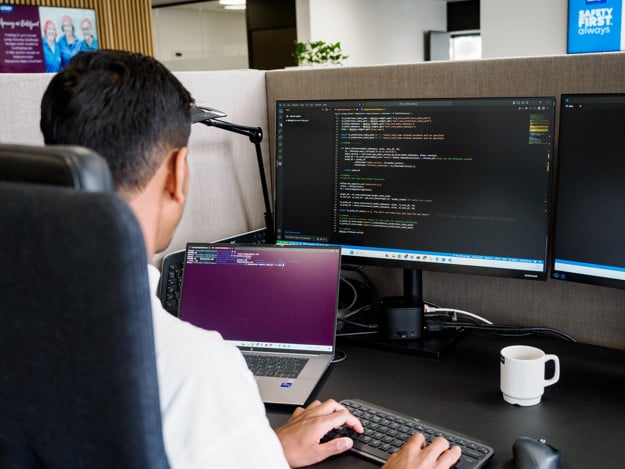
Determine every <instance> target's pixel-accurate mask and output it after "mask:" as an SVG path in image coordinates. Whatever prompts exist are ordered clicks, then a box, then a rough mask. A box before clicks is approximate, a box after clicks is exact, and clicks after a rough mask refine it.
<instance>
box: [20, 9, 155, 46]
mask: <svg viewBox="0 0 625 469" xmlns="http://www.w3.org/2000/svg"><path fill="white" fill-rule="evenodd" d="M11 3H13V4H15V5H32V6H49V7H69V8H91V9H94V10H95V11H96V22H97V29H98V30H97V36H98V41H99V45H100V48H102V49H121V50H128V51H132V52H141V53H143V54H146V55H154V42H153V38H152V5H151V2H150V0H14V1H13V2H11Z"/></svg>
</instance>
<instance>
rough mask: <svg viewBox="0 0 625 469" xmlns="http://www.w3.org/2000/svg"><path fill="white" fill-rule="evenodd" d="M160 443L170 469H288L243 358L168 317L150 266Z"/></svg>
mask: <svg viewBox="0 0 625 469" xmlns="http://www.w3.org/2000/svg"><path fill="white" fill-rule="evenodd" d="M148 274H149V277H150V289H151V293H152V295H151V298H152V316H153V322H154V338H155V346H156V365H157V370H158V384H159V395H160V402H161V415H162V421H163V437H164V441H165V450H166V452H167V455H168V458H169V463H170V465H171V467H172V468H173V469H176V468H180V469H193V468H198V469H199V468H201V469H207V468H212V467H219V468H242V469H243V468H245V469H248V468H251V467H253V468H271V469H277V468H285V469H287V468H288V467H289V465H288V463H287V462H286V459H285V457H284V453H283V451H282V446H281V445H280V441H279V440H278V437H277V436H276V434H275V432H274V431H273V429H272V428H271V426H270V425H269V421H268V420H267V416H266V414H265V407H264V405H263V403H262V401H261V398H260V395H259V393H258V387H257V386H256V381H255V379H254V377H253V375H252V373H251V372H250V371H249V369H248V368H247V365H246V363H245V359H244V358H243V356H242V355H241V352H240V351H239V350H238V349H237V348H236V347H235V346H233V345H231V344H228V343H226V342H225V341H224V340H223V338H222V337H221V335H220V334H219V333H217V332H214V331H206V330H203V329H200V328H198V327H195V326H193V325H191V324H189V323H186V322H184V321H181V320H180V319H178V318H176V317H174V316H172V315H171V314H169V313H168V312H167V311H166V310H165V309H164V308H163V307H162V305H161V302H160V301H159V299H158V295H157V291H158V281H159V278H160V272H159V270H158V269H157V268H156V267H154V266H153V265H148Z"/></svg>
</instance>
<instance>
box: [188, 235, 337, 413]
mask: <svg viewBox="0 0 625 469" xmlns="http://www.w3.org/2000/svg"><path fill="white" fill-rule="evenodd" d="M340 270H341V250H340V247H335V246H327V247H325V246H323V247H317V246H281V245H241V244H225V243H216V244H209V243H189V244H187V246H186V251H185V259H184V270H183V280H182V290H181V296H180V308H179V312H178V316H179V318H180V319H182V320H184V321H187V322H190V323H192V324H194V325H196V326H198V327H201V328H204V329H208V330H215V331H218V332H219V333H221V335H222V336H223V338H224V339H225V340H226V341H228V342H230V343H232V344H234V345H236V346H237V347H239V349H240V350H241V351H242V353H243V355H244V357H245V359H246V361H247V363H248V366H249V367H250V369H251V370H252V372H253V373H254V376H255V378H256V381H257V384H258V389H259V391H260V395H261V398H262V400H263V402H265V403H274V404H293V405H303V404H304V403H305V402H306V400H307V399H308V398H309V396H310V395H311V393H312V391H313V389H314V388H315V386H316V385H317V383H318V382H319V380H320V379H321V377H322V376H323V374H324V372H325V371H326V370H327V369H328V366H329V365H330V363H331V361H332V359H333V357H334V351H335V338H336V314H337V302H338V289H339V275H340ZM276 360H278V361H281V362H286V364H285V363H280V364H276V363H274V362H275V361H276ZM257 367H261V368H262V367H265V368H266V369H265V370H257V369H256V368H257Z"/></svg>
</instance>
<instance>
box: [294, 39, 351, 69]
mask: <svg viewBox="0 0 625 469" xmlns="http://www.w3.org/2000/svg"><path fill="white" fill-rule="evenodd" d="M293 57H295V60H297V64H298V65H313V64H328V63H330V64H336V65H338V64H341V63H342V62H343V60H345V59H346V58H348V57H349V56H348V55H345V54H343V51H342V50H341V43H340V42H335V43H334V44H330V43H327V42H325V41H308V42H298V41H295V52H293Z"/></svg>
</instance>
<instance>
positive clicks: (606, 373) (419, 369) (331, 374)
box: [267, 332, 625, 469]
mask: <svg viewBox="0 0 625 469" xmlns="http://www.w3.org/2000/svg"><path fill="white" fill-rule="evenodd" d="M511 344H527V345H534V346H537V347H540V348H542V349H543V350H544V351H545V352H546V353H555V354H557V355H558V356H559V357H560V367H561V371H560V373H561V374H560V381H559V382H558V383H556V384H554V385H553V386H549V387H547V388H545V394H544V395H543V399H542V401H541V403H540V404H538V405H536V406H533V407H518V406H513V405H510V404H507V403H506V402H504V400H503V399H502V397H501V393H500V391H499V350H500V349H501V348H502V347H504V346H506V345H511ZM337 348H338V350H341V351H344V352H346V353H347V358H346V359H345V360H344V361H343V362H340V363H337V364H334V365H332V366H331V368H330V369H329V371H328V373H327V374H326V376H325V378H324V380H323V381H322V383H321V384H320V385H319V387H318V389H317V390H316V391H315V394H314V396H313V398H317V399H320V400H325V399H329V398H334V399H336V400H341V399H347V398H360V399H364V400H367V401H370V402H373V403H376V404H379V405H381V406H384V407H387V408H390V409H395V410H397V411H399V412H403V413H406V414H409V415H413V416H415V417H418V418H421V419H423V420H425V421H429V422H431V423H434V424H438V425H441V426H443V427H447V428H449V429H452V430H456V431H458V432H461V433H465V434H467V435H471V436H473V437H476V438H478V439H481V440H483V441H485V442H486V443H489V444H490V445H491V446H492V447H493V448H494V449H495V455H494V456H493V458H492V459H491V462H490V463H489V465H488V467H489V468H508V467H511V466H510V460H511V459H512V443H513V442H514V440H515V439H516V438H517V437H519V436H531V437H534V438H545V439H546V440H547V441H548V443H550V444H551V445H553V446H555V447H557V448H559V449H560V450H561V452H562V464H561V468H562V469H571V468H591V467H604V468H608V467H622V465H623V462H622V461H623V458H624V456H623V449H624V447H623V445H624V443H625V439H624V437H625V352H623V351H616V350H610V349H605V348H599V347H593V346H588V345H583V344H576V343H571V342H565V341H562V340H559V339H552V338H548V337H521V338H510V337H499V336H495V335H492V334H486V333H477V332H472V333H470V334H468V335H466V336H465V337H463V338H462V339H461V340H460V341H459V342H458V343H457V344H455V345H454V346H453V347H452V348H451V350H450V351H449V352H448V353H447V354H446V355H445V356H444V357H443V358H440V359H436V358H426V357H419V356H415V355H410V354H404V353H398V352H392V351H387V350H382V349H378V348H372V347H367V346H362V345H358V344H354V343H350V342H339V343H338V347H337ZM267 410H268V416H269V420H270V422H271V424H272V425H274V426H278V425H280V424H281V423H283V422H284V421H285V420H286V419H287V418H288V416H289V415H290V414H291V412H292V408H286V407H279V406H268V409H267ZM315 467H316V468H341V469H344V468H351V469H357V468H362V469H365V468H374V467H378V465H376V464H373V463H370V462H369V461H366V460H364V459H362V458H360V457H358V456H356V455H354V454H352V453H347V454H342V455H339V456H337V457H335V458H332V459H330V460H327V461H324V462H323V463H321V464H318V465H316V466H315Z"/></svg>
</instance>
